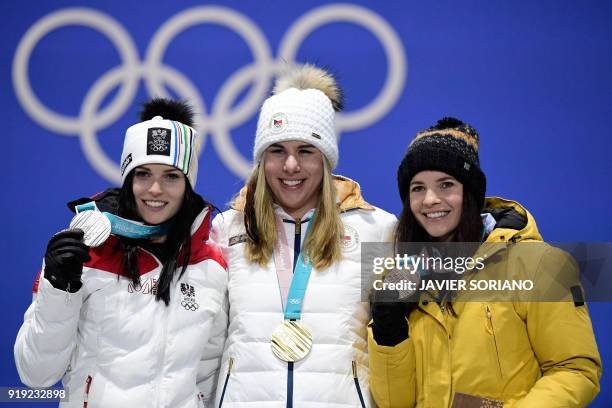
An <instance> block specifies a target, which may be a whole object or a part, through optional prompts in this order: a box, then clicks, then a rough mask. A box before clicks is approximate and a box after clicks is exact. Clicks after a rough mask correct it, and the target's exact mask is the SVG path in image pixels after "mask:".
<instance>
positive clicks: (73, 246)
mask: <svg viewBox="0 0 612 408" xmlns="http://www.w3.org/2000/svg"><path fill="white" fill-rule="evenodd" d="M90 259H91V258H90V257H89V247H88V246H87V245H85V243H84V242H83V231H82V230H80V229H74V230H67V231H62V232H58V233H57V234H55V235H54V236H53V238H51V240H50V241H49V244H48V245H47V252H46V253H45V278H47V280H48V281H49V282H51V285H53V287H54V288H56V289H60V290H64V291H67V292H71V293H74V292H76V291H78V290H79V289H81V286H82V285H83V284H82V283H81V274H82V273H83V263H84V262H87V261H89V260H90Z"/></svg>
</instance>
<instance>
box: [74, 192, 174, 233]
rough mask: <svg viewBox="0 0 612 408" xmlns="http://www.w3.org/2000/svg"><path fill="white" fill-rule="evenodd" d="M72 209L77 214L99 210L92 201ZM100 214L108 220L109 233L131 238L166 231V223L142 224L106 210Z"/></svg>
mask: <svg viewBox="0 0 612 408" xmlns="http://www.w3.org/2000/svg"><path fill="white" fill-rule="evenodd" d="M74 209H75V211H76V212H77V214H78V213H80V212H83V211H99V210H98V207H96V203H95V202H93V201H91V202H89V203H85V204H81V205H77V206H76V207H74ZM102 214H104V216H105V217H106V218H108V220H109V221H110V223H111V233H113V234H115V235H120V236H122V237H127V238H133V239H141V238H155V237H161V236H164V235H166V234H167V233H168V223H164V224H161V225H142V224H137V223H135V222H134V221H130V220H126V219H125V218H121V217H119V216H117V215H115V214H111V213H109V212H106V211H104V212H102Z"/></svg>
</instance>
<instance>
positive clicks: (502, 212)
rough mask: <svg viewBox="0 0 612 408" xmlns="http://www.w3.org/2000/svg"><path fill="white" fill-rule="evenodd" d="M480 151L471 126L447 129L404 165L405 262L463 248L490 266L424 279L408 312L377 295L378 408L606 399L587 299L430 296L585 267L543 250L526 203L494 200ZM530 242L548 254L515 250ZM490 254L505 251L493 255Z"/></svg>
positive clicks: (421, 140) (372, 342) (398, 244)
mask: <svg viewBox="0 0 612 408" xmlns="http://www.w3.org/2000/svg"><path fill="white" fill-rule="evenodd" d="M478 148H479V135H478V133H477V132H476V130H475V129H474V128H473V127H471V126H469V125H467V124H465V123H463V122H461V121H459V120H457V119H454V118H444V119H442V120H440V121H438V123H437V124H436V125H435V126H433V127H431V128H429V129H427V130H425V131H423V132H420V133H418V134H417V136H416V137H415V139H414V140H413V141H412V143H411V144H410V146H409V148H408V152H407V153H406V156H405V157H404V159H403V160H402V163H401V164H400V166H399V169H398V188H399V193H400V197H401V199H402V202H403V209H402V213H401V215H400V219H399V224H398V228H397V230H396V234H395V248H396V251H398V253H401V252H402V251H401V250H400V248H402V247H403V246H402V245H403V243H422V244H418V246H420V247H421V248H423V247H424V248H429V252H428V253H430V254H431V253H436V252H435V251H436V250H440V251H441V253H443V254H446V255H449V254H451V255H455V256H456V255H457V245H455V244H454V243H476V245H471V246H470V245H464V247H471V248H473V250H470V251H469V252H470V253H469V254H468V255H472V256H474V257H476V256H477V255H479V254H482V255H483V257H482V259H483V261H482V264H481V268H478V267H476V268H472V270H470V271H468V272H466V273H465V274H463V273H459V271H458V270H457V269H456V268H455V269H454V270H451V269H449V268H446V267H445V268H446V269H445V270H443V271H440V270H433V269H431V268H430V269H427V268H422V269H420V270H419V273H418V274H417V275H419V276H420V282H419V285H418V286H417V290H416V292H415V293H414V294H413V295H412V297H411V298H410V302H408V303H407V302H398V301H397V299H398V295H399V294H398V293H397V292H388V291H387V292H377V293H375V294H374V297H373V302H372V316H373V322H372V324H371V325H370V327H369V339H368V349H369V358H370V385H371V390H372V393H373V395H374V399H375V400H376V402H377V404H378V405H379V406H380V407H451V406H452V407H472V406H474V407H481V406H487V407H489V406H491V407H570V406H571V407H582V406H586V405H588V404H589V403H590V402H591V400H592V399H593V398H594V397H595V396H596V395H597V393H598V392H599V377H600V376H601V359H600V356H599V353H598V350H597V345H596V343H595V338H594V335H593V329H592V326H591V321H590V318H589V314H588V310H587V308H586V305H584V302H583V300H582V299H578V298H576V296H574V298H573V300H574V301H573V302H572V301H571V300H569V301H567V300H564V301H557V302H538V301H522V302H521V301H517V300H516V299H515V298H513V299H512V300H513V301H511V302H509V301H505V302H500V301H498V300H499V299H497V298H482V297H480V298H476V299H475V298H471V299H468V298H466V297H465V296H466V295H465V292H463V293H462V292H461V290H456V289H442V288H440V287H437V288H436V289H432V288H433V287H434V285H429V286H428V285H427V283H431V282H432V281H434V282H435V281H438V282H441V281H442V280H443V279H446V278H449V277H450V279H446V280H447V281H449V280H450V281H452V280H455V281H456V282H455V283H457V282H458V281H463V282H464V283H466V281H469V280H470V279H473V278H474V277H482V276H487V275H491V274H493V275H495V274H497V273H500V271H503V272H504V273H507V272H510V273H512V274H513V276H517V275H521V274H525V273H527V272H534V271H535V275H534V276H536V277H537V276H550V275H551V273H554V272H556V271H563V272H565V271H566V270H567V269H568V265H569V266H571V267H573V265H575V264H574V262H573V261H572V260H571V258H570V257H569V256H568V255H567V254H566V253H564V252H562V251H560V250H558V249H557V248H554V247H551V246H549V245H547V244H544V243H542V242H541V241H542V238H541V236H540V234H539V232H538V230H537V227H536V225H535V221H534V219H533V217H532V216H531V214H530V213H529V212H528V211H527V210H526V209H524V208H523V207H522V206H521V205H520V204H518V203H516V202H513V201H509V200H504V199H501V198H497V197H492V198H487V199H485V190H486V178H485V175H484V174H483V172H482V170H481V169H480V163H479V158H478ZM529 241H532V242H538V241H539V242H540V243H539V244H537V245H528V244H521V245H513V244H515V243H517V242H529ZM446 243H450V245H449V244H446ZM485 244H486V245H496V247H495V248H496V249H495V251H491V246H489V247H488V248H489V250H488V252H487V251H484V250H483V248H484V246H485ZM445 245H446V246H445ZM453 245H455V246H454V247H453ZM413 246H414V244H413ZM526 246H527V247H529V248H528V249H526ZM431 248H435V249H431ZM440 248H441V249H440ZM453 251H455V252H453ZM487 253H488V255H487ZM456 259H457V258H456ZM478 269H480V270H478ZM514 274H517V275H514ZM467 283H469V282H467ZM455 287H457V286H455ZM458 287H459V288H461V286H458ZM570 299H571V297H570ZM468 300H472V301H468ZM530 300H534V299H530Z"/></svg>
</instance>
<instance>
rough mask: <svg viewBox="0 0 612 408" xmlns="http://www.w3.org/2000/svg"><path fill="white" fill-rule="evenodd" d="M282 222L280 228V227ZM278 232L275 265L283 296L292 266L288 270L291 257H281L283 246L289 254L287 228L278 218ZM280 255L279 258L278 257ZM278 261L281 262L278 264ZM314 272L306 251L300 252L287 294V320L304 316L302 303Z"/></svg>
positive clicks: (311, 219) (307, 231)
mask: <svg viewBox="0 0 612 408" xmlns="http://www.w3.org/2000/svg"><path fill="white" fill-rule="evenodd" d="M315 216H316V211H315V212H314V213H313V214H312V217H311V218H310V222H309V223H308V228H307V229H306V236H305V237H304V242H306V238H307V237H308V233H309V232H310V227H311V225H312V224H313V220H314V219H315ZM279 221H280V227H279ZM276 225H277V227H276V228H277V229H276V230H277V231H278V233H279V239H278V240H277V241H280V242H277V245H275V248H274V254H275V259H274V263H275V266H276V275H277V277H278V281H279V286H280V287H281V295H282V293H283V292H282V291H283V285H286V282H287V281H288V280H289V278H290V276H288V275H287V271H288V270H289V271H290V270H291V269H290V268H291V267H290V266H289V267H288V268H287V266H286V265H291V261H290V260H289V256H288V255H286V256H285V257H284V259H283V257H282V256H281V254H282V249H281V248H279V247H281V246H283V244H284V246H285V252H286V253H287V254H288V247H289V245H288V244H287V235H286V234H285V227H283V225H282V220H280V218H277V224H276ZM276 254H278V256H276ZM277 259H278V260H279V261H280V262H277ZM279 264H280V265H279ZM311 272H312V262H310V260H309V259H306V258H305V256H304V251H300V255H299V257H298V260H297V262H296V264H295V270H294V271H293V277H292V278H291V285H290V286H289V293H288V294H287V301H286V305H285V307H284V310H285V313H284V315H285V320H300V317H301V314H302V301H303V300H304V295H305V294H306V287H307V286H308V279H309V278H310V273H311Z"/></svg>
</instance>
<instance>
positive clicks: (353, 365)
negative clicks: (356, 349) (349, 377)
mask: <svg viewBox="0 0 612 408" xmlns="http://www.w3.org/2000/svg"><path fill="white" fill-rule="evenodd" d="M351 365H352V367H353V380H355V387H356V388H357V395H359V402H361V408H365V401H364V400H363V394H362V393H361V387H360V386H359V377H358V376H357V362H356V361H355V360H353V361H351Z"/></svg>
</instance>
